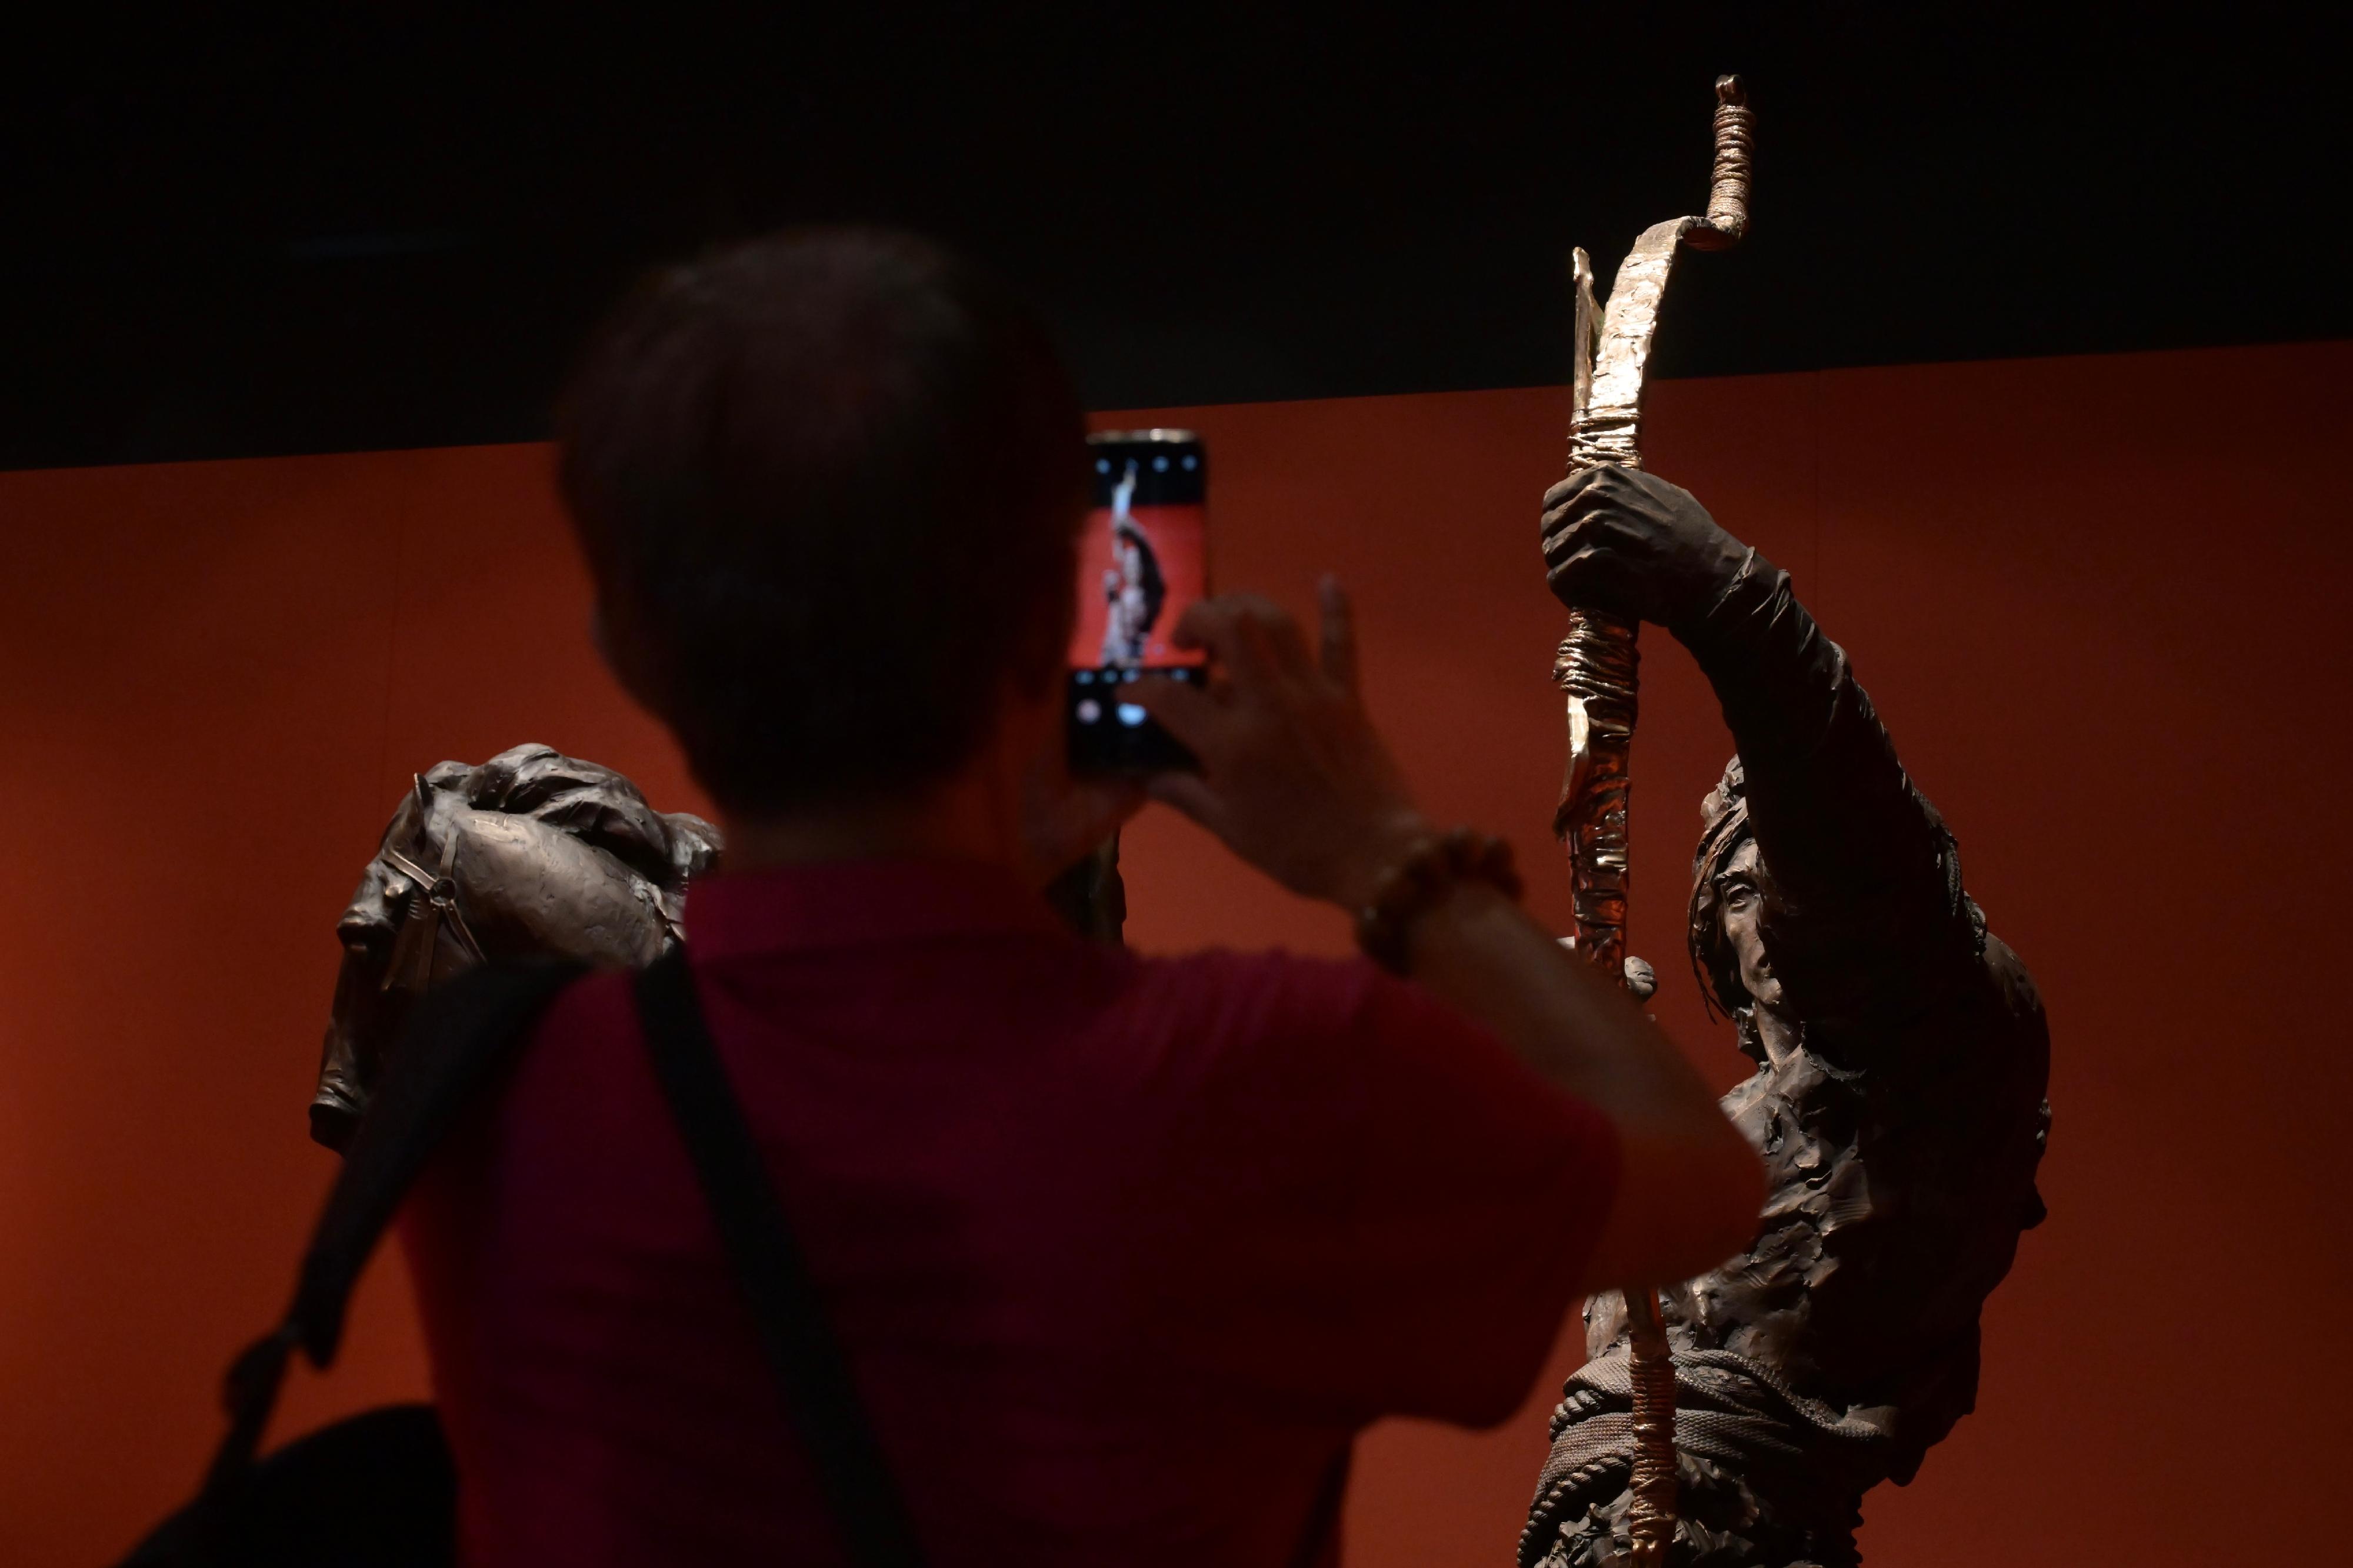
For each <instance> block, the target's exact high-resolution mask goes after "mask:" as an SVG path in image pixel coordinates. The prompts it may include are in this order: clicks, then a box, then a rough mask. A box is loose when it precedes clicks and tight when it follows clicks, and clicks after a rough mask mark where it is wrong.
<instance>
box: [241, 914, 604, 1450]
mask: <svg viewBox="0 0 2353 1568" xmlns="http://www.w3.org/2000/svg"><path fill="white" fill-rule="evenodd" d="M587 970H588V966H587V965H586V964H584V963H559V962H556V961H554V960H547V959H536V960H530V961H524V962H518V963H495V964H486V965H483V966H482V967H480V968H478V969H471V970H469V971H467V972H466V973H464V974H461V975H459V976H458V977H457V978H456V979H455V980H452V981H451V982H449V984H447V985H443V986H441V987H439V988H438V989H437V990H434V991H431V992H429V993H427V994H426V996H425V998H424V1000H422V1001H421V1002H419V1003H418V1004H417V1010H416V1012H415V1013H413V1014H411V1015H410V1016H409V1018H408V1022H407V1024H406V1026H404V1027H403V1028H402V1030H401V1034H400V1040H399V1044H398V1045H397V1046H396V1047H395V1049H394V1050H393V1051H392V1053H391V1057H390V1060H389V1062H388V1063H387V1065H386V1067H385V1074H384V1078H383V1079H382V1080H381V1081H380V1082H379V1083H378V1084H377V1085H376V1088H375V1093H374V1094H373V1095H372V1096H371V1097H370V1100H369V1102H368V1112H367V1115H366V1117H365V1118H364V1120H363V1121H361V1122H360V1125H359V1130H358V1131H357V1132H356V1133H355V1134H354V1135H353V1139H352V1142H351V1147H350V1148H349V1150H347V1151H346V1152H345V1155H344V1159H343V1171H342V1173H340V1174H339V1175H338V1176H337V1177H336V1178H335V1184H334V1187H333V1189H332V1191H331V1192H330V1193H329V1194H327V1205H326V1207H325V1208H324V1209H323V1210H322V1212H321V1213H320V1215H319V1223H318V1225H317V1226H316V1227H314V1228H313V1229H312V1231H311V1245H310V1247H309V1249H308V1250H307V1251H306V1252H304V1254H303V1255H302V1269H301V1274H300V1275H299V1276H298V1277H297V1278H296V1280H295V1286H294V1300H293V1301H292V1302H291V1303H290V1305H289V1306H288V1307H287V1309H286V1315H285V1316H284V1317H283V1318H281V1319H280V1321H279V1324H278V1327H277V1328H275V1329H274V1330H272V1331H270V1332H269V1333H268V1334H266V1335H264V1336H263V1337H262V1338H261V1339H259V1340H257V1341H256V1342H254V1343H253V1344H251V1345H249V1346H248V1347H247V1348H246V1350H245V1352H244V1353H243V1354H241V1355H239V1356H238V1357H237V1360H236V1361H235V1362H233V1363H230V1366H229V1370H228V1378H227V1386H226V1388H225V1389H224V1390H223V1402H224V1403H225V1404H226V1405H227V1406H228V1418H229V1429H228V1434H227V1436H225V1437H224V1438H222V1440H221V1446H220V1447H219V1449H218V1450H217V1451H216V1452H215V1454H214V1456H213V1463H212V1468H211V1469H210V1470H209V1471H208V1472H207V1473H206V1479H205V1493H206V1494H211V1493H214V1492H216V1491H220V1490H223V1489H227V1488H228V1487H230V1486H232V1485H234V1483H236V1482H237V1480H238V1479H240V1478H242V1477H243V1476H244V1475H245V1474H246V1473H248V1471H249V1470H250V1469H251V1468H252V1466H253V1459H254V1455H255V1452H256V1450H257V1449H258V1448H259V1446H260V1443H261V1435H262V1429H263V1428H264V1427H266V1426H268V1425H269V1416H270V1412H271V1411H272V1410H273V1409H275V1408H276V1406H277V1404H278V1390H279V1386H280V1384H282V1383H284V1382H285V1379H286V1363H287V1361H288V1359H289V1358H290V1355H291V1354H292V1352H294V1350H295V1349H296V1348H297V1347H300V1348H301V1351H302V1352H303V1353H304V1354H305V1355H307V1356H309V1357H310V1359H311V1365H313V1366H317V1367H325V1366H326V1365H328V1364H329V1363H332V1361H333V1360H334V1359H335V1349H336V1346H337V1345H338V1344H339V1343H340V1342H342V1339H343V1313H344V1310H345V1309H346V1308H348V1307H349V1306H350V1304H351V1298H352V1289H353V1287H354V1286H355V1285H357V1284H358V1283H359V1278H360V1273H361V1271H362V1270H363V1269H364V1268H366V1267H367V1261H368V1258H369V1257H370V1256H371V1255H372V1254H373V1253H374V1252H375V1245H376V1243H377V1242H378V1241H379V1240H380V1239H382V1237H383V1236H384V1233H385V1228H386V1227H387V1226H390V1225H391V1224H392V1219H393V1216H394V1215H396V1214H397V1213H399V1212H400V1205H401V1200H402V1199H403V1198H405V1197H406V1196H407V1195H408V1189H409V1188H410V1187H411V1186H412V1185H414V1184H415V1183H416V1181H417V1175H418V1174H419V1173H421V1172H422V1171H423V1170H424V1169H425V1163H426V1161H427V1160H428V1159H429V1158H431V1156H432V1153H433V1151H434V1150H435V1149H437V1148H438V1147H439V1146H440V1143H441V1140H442V1138H443V1136H444V1135H446V1134H447V1133H448V1131H449V1129H450V1127H451V1126H452V1125H453V1124H454V1123H455V1122H456V1121H457V1120H458V1118H459V1114H460V1113H461V1112H463V1111H464V1110H465V1109H466V1107H467V1105H468V1104H469V1103H470V1101H471V1100H473V1099H474V1098H475V1096H476V1094H477V1093H478V1092H479V1091H480V1089H482V1087H483V1085H484V1084H486V1083H487V1082H488V1081H489V1080H490V1079H491V1078H492V1077H494V1076H495V1075H496V1074H497V1073H498V1072H499V1071H500V1070H501V1068H504V1067H505V1066H506V1065H507V1063H508V1062H509V1061H510V1060H511V1059H512V1058H513V1055H514V1052H515V1050H516V1048H517V1047H519V1046H520V1045H521V1043H522V1039H523V1037H525V1036H526V1035H527V1034H529V1033H530V1029H531V1025H532V1023H533V1020H534V1019H536V1018H537V1017H538V1016H539V1015H540V1014H541V1013H542V1012H543V1011H545V1009H546V1007H547V1005H548V1004H549V1003H551V1002H553V1001H554V999H555V996H556V994H557V993H558V992H560V991H562V990H563V989H564V988H565V986H567V985H569V984H572V982H574V981H575V980H577V979H578V978H579V977H580V976H581V975H583V974H585V973H587Z"/></svg>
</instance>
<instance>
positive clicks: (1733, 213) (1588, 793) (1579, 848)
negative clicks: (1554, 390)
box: [1552, 76, 1754, 1568]
mask: <svg viewBox="0 0 2353 1568" xmlns="http://www.w3.org/2000/svg"><path fill="white" fill-rule="evenodd" d="M1715 96H1716V110H1715V172H1714V176H1713V178H1712V180H1711V183H1710V185H1709V190H1708V198H1707V215H1706V216H1704V217H1679V218H1671V219H1669V220H1668V221H1667V222H1665V223H1660V224H1653V225H1651V226H1650V227H1649V228H1647V229H1644V230H1643V231H1642V235H1641V238H1639V239H1637V240H1636V241H1635V242H1634V248H1633V249H1632V250H1631V251H1630V252H1628V253H1627V256H1626V259H1625V261H1624V263H1623V264H1621V265H1620V267H1619V268H1618V277H1617V280H1616V281H1615V283H1614V284H1612V286H1611V288H1610V290H1609V310H1608V312H1607V314H1603V313H1601V312H1600V311H1599V309H1598V308H1597V307H1596V305H1595V303H1594V299H1593V264H1592V262H1591V261H1590V260H1589V259H1588V258H1587V257H1586V254H1585V252H1584V251H1583V250H1582V249H1581V248H1580V249H1578V250H1577V251H1576V252H1575V263H1574V266H1575V276H1576V288H1577V327H1576V333H1577V337H1576V360H1575V366H1576V372H1575V375H1574V378H1573V387H1574V390H1573V393H1572V398H1571V403H1570V410H1569V427H1568V471H1569V473H1570V474H1571V475H1572V476H1573V475H1576V474H1580V473H1583V472H1584V471H1585V470H1586V469H1588V468H1599V467H1601V466H1602V465H1603V464H1606V463H1618V464H1621V465H1623V466H1625V467H1627V468H1641V466H1642V453H1641V427H1642V381H1643V373H1644V371H1645V370H1646V369H1647V368H1648V366H1649V363H1650V358H1651V337H1652V336H1653V335H1654V333H1655V332H1656V331H1657V329H1658V322H1659V304H1660V301H1661V300H1662V299H1663V298H1664V297H1665V294H1666V290H1667V279H1668V278H1669V277H1670V276H1671V275H1672V272H1673V270H1674V265H1675V257H1676V255H1677V254H1678V253H1679V252H1680V251H1681V250H1682V248H1683V247H1684V246H1686V245H1688V246H1690V247H1693V248H1694V249H1696V250H1722V249H1725V248H1726V247H1730V246H1733V245H1736V244H1737V243H1739V241H1740V238H1741V237H1742V235H1744V234H1746V232H1747V228H1748V174H1749V148H1750V141H1751V131H1752V126H1753V122H1754V117H1753V115H1752V114H1751V112H1750V110H1749V109H1748V105H1747V101H1746V97H1745V96H1744V95H1743V93H1742V92H1741V89H1740V79H1739V78H1738V77H1732V76H1725V77H1718V78H1717V79H1716V81H1715ZM1635 631H1636V623H1635V622H1633V621H1631V620H1628V619H1624V618H1621V617H1620V616H1616V615H1613V614H1611V613H1609V611H1608V610H1605V609H1600V608H1582V609H1572V610H1571V611H1570V612H1569V620H1568V635H1567V637H1563V638H1562V639H1561V643H1560V647H1559V648H1558V649H1557V650H1556V652H1555V654H1554V656H1553V667H1552V677H1553V684H1555V685H1556V686H1557V687H1559V688H1560V689H1561V690H1562V692H1563V693H1565V694H1566V695H1567V699H1568V771H1567V776H1566V778H1564V779H1563V781H1562V784H1561V795H1560V805H1559V807H1558V808H1557V809H1556V811H1555V812H1554V814H1553V833H1554V835H1555V836H1556V837H1558V838H1559V839H1560V841H1561V847H1563V848H1564V849H1565V850H1566V851H1567V856H1568V874H1569V887H1570V892H1571V898H1572V900H1573V904H1574V910H1575V913H1574V920H1575V923H1576V931H1575V934H1574V935H1573V936H1572V937H1571V939H1570V940H1571V942H1572V944H1573V945H1574V947H1575V949H1576V951H1577V952H1579V953H1582V954H1583V955H1585V957H1586V958H1587V959H1588V961H1590V962H1591V963H1594V964H1596V965H1598V966H1599V968H1600V969H1601V970H1602V971H1603V972H1604V973H1608V974H1609V975H1610V976H1611V977H1612V978H1613V979H1618V980H1620V982H1621V983H1622V982H1623V981H1624V980H1625V978H1626V976H1627V963H1628V960H1627V957H1626V881H1627V859H1626V851H1627V816H1626V812H1627V795H1628V792H1629V790H1630V785H1631V779H1630V774H1629V773H1628V771H1627V755H1628V752H1630V749H1631V748H1632V745H1633V742H1634V720H1635V714H1636V709H1637V704H1636V691H1637V689H1638V687H1639V684H1640V678H1639V675H1638V670H1639V668H1640V665H1641V652H1640V650H1639V649H1638V648H1637V647H1636V646H1635V640H1634V639H1635ZM1643 994H1647V991H1646V992H1644V993H1643ZM1626 1308H1627V1316H1628V1319H1629V1321H1630V1325H1631V1342H1632V1357H1633V1366H1632V1370H1633V1381H1634V1445H1635V1447H1634V1467H1633V1480H1632V1484H1631V1492H1632V1500H1631V1507H1630V1510H1629V1513H1628V1524H1629V1527H1630V1531H1631V1535H1632V1541H1633V1559H1634V1562H1635V1563H1638V1564H1643V1565H1645V1568H1648V1565H1651V1564H1662V1563H1665V1561H1666V1553H1667V1548H1668V1547H1669V1546H1670V1545H1672V1542H1673V1541H1674V1534H1675V1447H1674V1414H1675V1373H1674V1363H1673V1360H1672V1356H1671V1355H1670V1352H1669V1351H1668V1346H1667V1331H1666V1324H1665V1321H1664V1320H1663V1319H1662V1317H1661V1316H1660V1312H1659V1299H1658V1296H1657V1293H1656V1292H1655V1291H1654V1290H1652V1289H1651V1288H1650V1287H1649V1286H1647V1285H1646V1286H1643V1287H1641V1288H1639V1289H1628V1290H1627V1292H1626Z"/></svg>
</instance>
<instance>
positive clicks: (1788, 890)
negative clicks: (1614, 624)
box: [1674, 552, 1984, 1037]
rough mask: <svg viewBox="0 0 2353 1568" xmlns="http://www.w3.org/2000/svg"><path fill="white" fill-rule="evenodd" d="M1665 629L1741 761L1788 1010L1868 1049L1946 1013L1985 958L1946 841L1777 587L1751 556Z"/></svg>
mask: <svg viewBox="0 0 2353 1568" xmlns="http://www.w3.org/2000/svg"><path fill="white" fill-rule="evenodd" d="M1674 630H1675V632H1676V635H1677V636H1678V637H1680V638H1681V639H1682V641H1683V643H1684V644H1685V645H1686V646H1687V647H1690V648H1691V650H1692V652H1693V653H1694V656H1695V657H1696V658H1698V660H1699V663H1700V667H1701V668H1702V669H1703V670H1704V672H1705V673H1706V675H1707V677H1708V679H1709V681H1710V682H1711V683H1712V684H1713V685H1714V686H1715V692H1716V696H1717V698H1718V699H1719V700H1721V701H1722V703H1723V705H1724V717H1725V723H1726V724H1728V725H1729V726H1730V727H1731V730H1732V733H1733V738H1734V740H1735V742H1736V743H1737V745H1738V748H1739V752H1740V759H1741V764H1742V768H1743V771H1744V773H1746V792H1747V800H1748V809H1749V816H1750V822H1751V825H1752V826H1753V828H1754V831H1755V833H1756V835H1757V847H1758V849H1759V850H1760V851H1761V853H1762V855H1763V858H1764V860H1765V864H1766V866H1767V869H1768V872H1769V875H1770V880H1771V886H1770V887H1769V888H1767V889H1765V892H1766V895H1767V906H1766V908H1767V922H1768V923H1767V937H1768V942H1769V944H1770V947H1771V950H1772V953H1773V963H1774V969H1775V972H1776V973H1777V975H1778V977H1779V979H1780V981H1781V984H1782V986H1783V989H1784V992H1785V994H1787V995H1788V999H1789V1002H1790V1004H1791V1006H1792V1008H1793V1010H1794V1011H1795V1012H1796V1013H1797V1014H1798V1015H1799V1016H1801V1017H1804V1018H1807V1019H1809V1020H1810V1021H1819V1022H1820V1024H1822V1025H1826V1026H1830V1032H1832V1033H1836V1034H1841V1035H1846V1034H1849V1033H1850V1031H1849V1030H1848V1029H1846V1028H1841V1027H1840V1026H1854V1025H1862V1026H1871V1027H1867V1028H1865V1029H1864V1030H1863V1031H1862V1037H1869V1036H1870V1035H1872V1034H1873V1033H1875V1032H1876V1030H1878V1029H1883V1028H1884V1027H1885V1026H1888V1025H1891V1024H1895V1023H1899V1022H1901V1021H1903V1020H1905V1019H1908V1018H1912V1017H1916V1016H1919V1015H1920V1014H1921V1013H1923V1012H1926V1011H1927V1010H1929V1009H1932V1008H1934V1007H1936V1006H1938V1005H1941V1004H1945V1003H1947V1002H1949V1001H1950V1000H1951V999H1952V998H1953V996H1954V993H1955V991H1956V990H1957V988H1960V987H1964V986H1967V985H1968V984H1970V983H1971V981H1972V979H1973V977H1975V976H1976V975H1977V974H1978V973H1979V969H1980V963H1979V961H1980V958H1981V955H1982V953H1983V951H1984V928H1983V926H1982V924H1981V923H1980V921H1979V920H1978V916H1977V913H1976V910H1975V909H1974V907H1973V906H1971V905H1970V904H1969V902H1968V900H1967V899H1966V898H1965V897H1964V896H1963V894H1962V891H1961V886H1960V869H1959V861H1958V858H1957V855H1956V854H1955V852H1954V849H1953V843H1952V838H1951V836H1950V835H1949V834H1947V832H1946V830H1945V826H1944V823H1943V821H1942V820H1941V819H1940V818H1939V817H1938V816H1936V811H1935V809H1934V808H1933V807H1931V806H1930V805H1928V803H1927V802H1926V800H1924V799H1923V798H1922V797H1921V795H1920V793H1919V792H1918V791H1917V790H1916V789H1915V788H1914V787H1913V785H1912V782H1911V780H1910V779H1909V778H1908V777H1906V776H1905V772H1904V769H1903V766H1902V764H1901V763H1898V762H1897V761H1896V758H1895V748H1894V743H1893V742H1890V740H1889V739H1888V736H1887V731H1886V730H1885V729H1884V728H1883V727H1882V726H1881V724H1880V722H1879V718H1878V715H1877V714H1875V713H1874V712H1873V710H1872V706H1871V699H1870V698H1869V697H1868V696H1866V695H1865V694H1864V692H1863V689H1862V686H1861V685H1860V684H1859V683H1858V682H1857V681H1856V680H1855V678H1854V672H1853V670H1852V668H1850V667H1849V665H1848V663H1847V658H1846V655H1845V653H1844V652H1843V651H1841V648H1840V647H1839V646H1838V645H1837V644H1836V643H1834V642H1832V641H1831V639H1830V638H1828V637H1824V636H1823V635H1822V632H1821V628H1820V627H1819V626H1816V625H1815V624H1814V618H1813V616H1810V615H1809V614H1807V612H1806V609H1805V606H1804V605H1800V604H1799V603H1798V600H1797V596H1796V595H1795V594H1794V593H1793V592H1792V591H1791V589H1790V585H1789V576H1788V573H1786V572H1783V571H1781V570H1779V569H1778V567H1776V566H1774V565H1773V564H1772V563H1770V562H1768V561H1767V560H1766V559H1765V558H1764V557H1763V556H1761V555H1758V554H1757V553H1756V552H1750V554H1749V557H1748V560H1747V563H1746V564H1745V565H1744V566H1743V567H1742V569H1741V572H1740V574H1739V576H1738V578H1737V579H1736V581H1735V582H1734V583H1733V584H1732V586H1731V587H1730V588H1729V589H1728V590H1726V592H1725V594H1724V595H1723V596H1722V597H1721V598H1720V599H1719V600H1718V601H1717V602H1716V604H1715V605H1714V607H1713V608H1711V609H1710V610H1709V611H1708V613H1707V614H1706V615H1705V616H1702V617H1701V618H1700V619H1699V620H1698V621H1697V622H1695V623H1694V624H1691V625H1688V626H1678V627H1676V628H1674Z"/></svg>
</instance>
